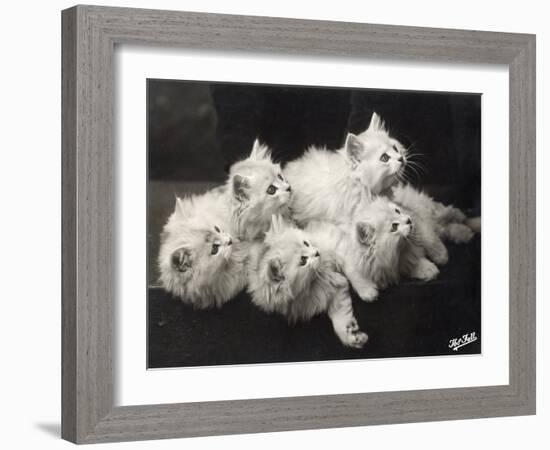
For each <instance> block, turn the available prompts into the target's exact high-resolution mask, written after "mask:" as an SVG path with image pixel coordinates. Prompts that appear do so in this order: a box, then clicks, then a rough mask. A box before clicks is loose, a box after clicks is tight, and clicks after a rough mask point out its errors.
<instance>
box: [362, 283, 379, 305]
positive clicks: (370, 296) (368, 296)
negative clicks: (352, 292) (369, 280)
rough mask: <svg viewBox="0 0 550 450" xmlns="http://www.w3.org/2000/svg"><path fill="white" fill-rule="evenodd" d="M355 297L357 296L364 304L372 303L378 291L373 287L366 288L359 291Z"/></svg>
mask: <svg viewBox="0 0 550 450" xmlns="http://www.w3.org/2000/svg"><path fill="white" fill-rule="evenodd" d="M357 295H359V297H360V298H361V300H363V301H364V302H373V301H375V300H376V299H377V298H378V289H376V288H375V287H374V286H367V287H364V288H363V289H361V291H360V292H357Z"/></svg>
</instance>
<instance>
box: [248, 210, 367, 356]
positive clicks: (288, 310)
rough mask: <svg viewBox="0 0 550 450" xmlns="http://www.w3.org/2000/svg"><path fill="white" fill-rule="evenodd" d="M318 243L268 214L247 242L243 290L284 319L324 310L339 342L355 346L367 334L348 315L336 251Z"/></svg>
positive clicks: (345, 286)
mask: <svg viewBox="0 0 550 450" xmlns="http://www.w3.org/2000/svg"><path fill="white" fill-rule="evenodd" d="M321 244H322V242H317V241H316V240H315V236H309V235H308V234H306V233H304V232H303V231H302V230H300V229H298V228H296V227H294V226H293V225H291V224H289V223H286V222H285V221H284V220H283V219H282V218H281V217H280V216H277V217H275V216H274V217H273V221H272V224H271V227H270V229H269V231H268V232H267V233H266V236H265V241H264V242H263V243H256V244H254V246H253V247H252V251H251V256H250V264H249V281H248V292H249V293H250V294H251V296H252V301H253V302H254V303H255V304H256V305H257V306H259V307H260V308H261V309H263V310H264V311H266V312H276V313H279V314H282V315H284V316H285V317H286V318H287V319H288V321H289V322H290V323H294V322H296V321H298V320H308V319H311V318H312V317H313V316H315V315H317V314H322V313H326V314H328V316H329V317H330V319H331V321H332V324H333V327H334V331H335V333H336V335H337V336H338V337H339V338H340V340H341V341H342V343H343V344H344V345H346V346H350V347H355V348H361V347H362V346H363V345H364V344H365V343H366V342H367V335H366V334H365V333H363V332H361V331H360V330H359V326H358V325H357V321H356V319H355V317H354V315H353V309H352V303H351V298H350V295H349V287H348V281H347V280H346V278H345V276H344V275H343V274H342V272H341V265H340V261H339V259H338V257H337V256H336V254H335V253H334V252H331V251H325V249H324V248H322V247H321ZM317 246H319V248H321V250H320V251H319V249H318V247H317Z"/></svg>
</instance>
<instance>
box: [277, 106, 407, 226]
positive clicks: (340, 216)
mask: <svg viewBox="0 0 550 450" xmlns="http://www.w3.org/2000/svg"><path fill="white" fill-rule="evenodd" d="M405 163H406V150H405V148H404V147H403V146H402V145H401V144H400V143H399V141H397V140H396V139H393V138H392V137H391V136H390V135H389V133H388V131H387V130H386V128H385V127H384V124H383V122H382V120H381V119H380V117H379V116H378V114H376V113H373V115H372V118H371V121H370V125H369V128H368V129H367V130H365V131H364V132H362V133H361V134H359V135H355V134H352V133H349V134H348V136H347V138H346V143H345V145H344V147H343V148H341V149H340V150H338V151H330V150H327V149H320V148H316V147H311V148H309V149H308V150H307V151H306V152H305V154H304V155H303V156H302V157H301V158H299V159H297V160H295V161H292V162H290V163H288V164H287V165H286V167H285V170H284V172H285V175H286V177H287V179H288V180H289V182H290V184H291V185H292V189H293V197H292V201H291V209H292V211H293V215H294V218H295V219H296V220H297V221H298V223H300V224H301V225H307V223H308V222H310V221H312V220H328V221H332V222H344V223H345V222H347V221H349V220H350V219H351V218H352V217H353V216H354V214H355V212H356V210H357V208H358V206H359V205H360V204H362V203H364V202H365V201H366V202H368V201H370V199H371V198H372V196H373V195H377V194H380V193H381V192H383V191H384V190H386V189H387V188H388V187H390V186H391V185H392V184H394V183H395V182H396V181H397V180H398V179H399V175H400V173H401V171H402V170H403V168H404V166H405Z"/></svg>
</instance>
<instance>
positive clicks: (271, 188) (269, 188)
mask: <svg viewBox="0 0 550 450" xmlns="http://www.w3.org/2000/svg"><path fill="white" fill-rule="evenodd" d="M275 192H277V188H276V187H275V186H273V185H272V184H270V185H269V187H268V188H267V193H268V194H269V195H273V194H275Z"/></svg>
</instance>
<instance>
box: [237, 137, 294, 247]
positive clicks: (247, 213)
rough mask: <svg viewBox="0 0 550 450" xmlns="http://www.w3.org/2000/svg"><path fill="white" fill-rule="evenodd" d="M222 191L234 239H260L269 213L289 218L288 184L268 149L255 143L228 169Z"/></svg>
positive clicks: (268, 223)
mask: <svg viewBox="0 0 550 450" xmlns="http://www.w3.org/2000/svg"><path fill="white" fill-rule="evenodd" d="M226 191H227V192H228V193H229V196H230V198H229V199H228V204H229V206H230V216H231V217H230V223H231V225H230V226H231V231H232V233H233V234H234V235H235V236H236V237H239V238H241V239H246V240H254V239H262V238H263V236H264V234H265V232H266V231H267V230H268V229H269V226H270V223H271V216H272V215H273V214H281V215H283V216H284V217H287V218H289V217H290V212H289V201H290V198H291V188H290V184H289V183H288V182H287V181H286V179H285V177H284V176H283V174H282V171H281V166H280V165H279V164H275V163H274V162H273V161H272V160H271V155H270V152H269V149H268V147H267V146H265V145H261V144H260V143H259V142H258V140H256V141H255V142H254V146H253V148H252V152H251V153H250V156H249V157H248V158H246V159H244V160H242V161H239V162H236V163H235V164H233V165H232V166H231V168H230V171H229V179H228V182H227V185H226Z"/></svg>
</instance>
